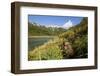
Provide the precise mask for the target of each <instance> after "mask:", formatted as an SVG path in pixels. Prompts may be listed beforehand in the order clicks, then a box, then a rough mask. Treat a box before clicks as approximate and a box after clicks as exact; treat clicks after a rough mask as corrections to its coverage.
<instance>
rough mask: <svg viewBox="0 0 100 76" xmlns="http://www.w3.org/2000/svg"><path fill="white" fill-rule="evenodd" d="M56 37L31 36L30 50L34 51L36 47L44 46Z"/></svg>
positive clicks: (29, 39)
mask: <svg viewBox="0 0 100 76" xmlns="http://www.w3.org/2000/svg"><path fill="white" fill-rule="evenodd" d="M53 38H54V36H31V37H29V38H28V50H29V51H30V50H32V49H34V48H35V47H38V46H40V45H43V44H44V43H45V42H48V40H50V39H53Z"/></svg>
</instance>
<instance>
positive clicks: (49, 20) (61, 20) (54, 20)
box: [28, 15, 83, 26]
mask: <svg viewBox="0 0 100 76" xmlns="http://www.w3.org/2000/svg"><path fill="white" fill-rule="evenodd" d="M82 19H83V17H75V16H47V15H28V21H29V22H32V23H33V22H36V23H38V24H41V25H51V24H53V25H59V26H61V25H64V24H65V23H66V22H67V21H69V20H70V21H71V22H72V23H73V25H76V24H79V23H80V22H81V20H82Z"/></svg>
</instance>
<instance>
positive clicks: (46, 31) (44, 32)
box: [28, 23, 66, 36]
mask: <svg viewBox="0 0 100 76" xmlns="http://www.w3.org/2000/svg"><path fill="white" fill-rule="evenodd" d="M65 31H66V30H65V29H63V28H53V27H45V26H42V25H39V24H37V23H33V24H32V23H28V34H29V36H55V35H58V34H61V33H63V32H65Z"/></svg>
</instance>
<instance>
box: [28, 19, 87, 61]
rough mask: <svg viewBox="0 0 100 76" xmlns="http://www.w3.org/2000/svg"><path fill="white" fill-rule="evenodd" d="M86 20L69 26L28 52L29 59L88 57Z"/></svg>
mask: <svg viewBox="0 0 100 76" xmlns="http://www.w3.org/2000/svg"><path fill="white" fill-rule="evenodd" d="M87 47H88V20H87V18H83V20H82V21H81V22H80V24H78V25H76V26H74V27H71V28H69V29H68V30H66V31H65V32H63V33H61V34H59V35H58V36H57V37H55V38H54V39H53V40H50V41H48V42H47V43H45V44H43V45H41V46H40V47H36V48H35V49H33V50H32V51H30V52H29V56H28V59H29V60H50V59H69V58H87V57H88V49H87Z"/></svg>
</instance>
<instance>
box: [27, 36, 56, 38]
mask: <svg viewBox="0 0 100 76" xmlns="http://www.w3.org/2000/svg"><path fill="white" fill-rule="evenodd" d="M38 37H39V38H43V37H45V38H52V37H57V36H28V38H38Z"/></svg>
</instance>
